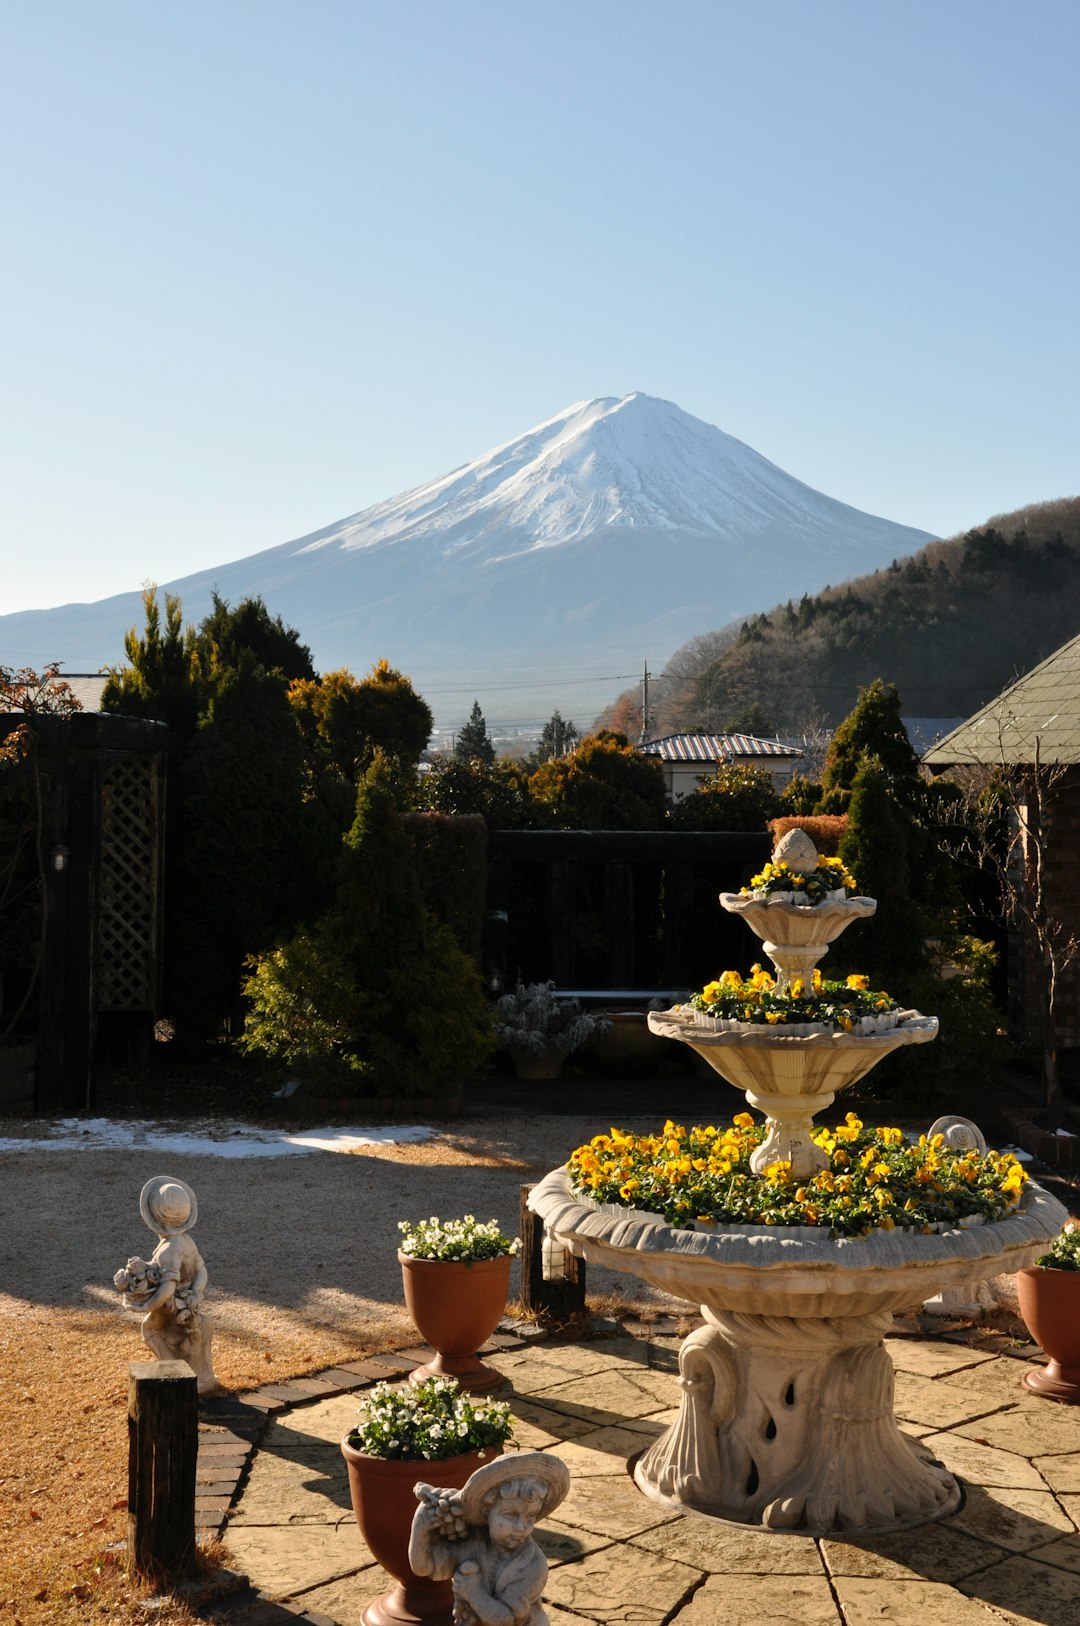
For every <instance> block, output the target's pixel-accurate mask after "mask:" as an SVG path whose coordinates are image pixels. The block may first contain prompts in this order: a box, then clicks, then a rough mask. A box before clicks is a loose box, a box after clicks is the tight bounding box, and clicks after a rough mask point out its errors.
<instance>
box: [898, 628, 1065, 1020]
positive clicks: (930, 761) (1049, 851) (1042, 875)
mask: <svg viewBox="0 0 1080 1626" xmlns="http://www.w3.org/2000/svg"><path fill="white" fill-rule="evenodd" d="M922 760H923V762H924V763H925V764H926V765H927V766H928V767H930V768H932V769H934V771H935V772H941V771H942V770H943V769H945V768H952V767H959V766H967V767H979V766H981V767H985V768H990V769H1002V770H1007V771H1009V776H1010V783H1011V785H1012V823H1013V831H1014V834H1015V838H1016V842H1015V847H1014V852H1015V856H1016V859H1017V863H1016V866H1015V875H1016V883H1017V886H1018V887H1019V888H1020V889H1021V897H1022V900H1023V902H1024V904H1025V907H1024V909H1023V910H1022V912H1021V913H1022V917H1026V919H1027V922H1028V925H1027V927H1026V929H1019V928H1018V929H1017V930H1014V931H1013V932H1012V933H1011V935H1010V939H1009V1014H1010V1020H1011V1023H1012V1025H1013V1029H1014V1031H1015V1032H1016V1034H1017V1037H1018V1038H1020V1039H1022V1040H1024V1041H1026V1042H1030V1043H1041V1042H1042V1041H1043V1039H1044V1038H1045V1040H1046V1045H1047V1048H1048V1049H1050V1050H1056V1049H1059V1048H1076V1047H1080V952H1077V953H1073V952H1072V951H1071V950H1070V949H1069V946H1068V945H1069V942H1070V940H1073V941H1074V942H1075V944H1076V945H1077V949H1078V950H1080V637H1076V638H1073V639H1071V640H1070V641H1069V642H1068V643H1067V644H1063V645H1062V647H1061V648H1060V649H1057V650H1055V651H1054V653H1053V654H1052V655H1049V656H1047V658H1046V660H1044V661H1042V662H1041V663H1040V664H1039V665H1038V666H1036V667H1035V668H1034V669H1033V670H1032V671H1030V672H1028V673H1027V674H1026V675H1025V676H1024V677H1022V678H1019V679H1017V681H1016V682H1015V683H1013V684H1011V685H1010V686H1009V688H1007V689H1006V690H1005V691H1004V692H1003V693H1002V694H1000V695H998V697H997V698H996V699H995V700H991V701H990V702H989V704H988V705H985V706H983V708H982V709H981V711H977V712H976V713H975V715H974V716H973V717H969V718H968V719H967V721H966V722H964V723H962V724H961V725H960V727H959V728H956V729H954V730H953V731H952V733H950V734H947V735H946V736H945V738H944V739H942V740H939V741H938V743H937V744H936V745H935V746H933V747H932V749H931V750H929V751H927V752H926V753H925V755H924V756H923V759H922ZM1035 912H1038V913H1039V914H1040V915H1041V917H1042V920H1043V921H1044V922H1046V923H1047V924H1048V925H1049V928H1050V930H1051V934H1052V935H1053V937H1054V938H1055V942H1056V946H1055V947H1054V953H1055V955H1056V957H1057V966H1056V970H1057V973H1058V975H1057V986H1056V990H1055V992H1054V998H1053V1021H1052V1030H1051V1032H1050V1033H1049V1034H1048V1035H1046V1034H1044V1032H1043V1030H1042V1026H1041V1023H1042V1016H1043V1012H1044V1010H1045V1004H1044V999H1045V991H1046V975H1047V974H1046V969H1045V943H1044V947H1043V948H1042V949H1040V944H1039V933H1038V932H1037V931H1036V930H1034V929H1033V928H1032V926H1031V924H1030V922H1031V919H1032V916H1033V914H1034V913H1035ZM1043 930H1044V937H1045V927H1044V928H1043Z"/></svg>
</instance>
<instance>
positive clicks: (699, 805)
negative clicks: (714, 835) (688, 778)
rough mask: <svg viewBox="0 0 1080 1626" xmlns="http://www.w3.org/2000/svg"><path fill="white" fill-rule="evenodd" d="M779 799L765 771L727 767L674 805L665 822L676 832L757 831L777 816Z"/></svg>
mask: <svg viewBox="0 0 1080 1626" xmlns="http://www.w3.org/2000/svg"><path fill="white" fill-rule="evenodd" d="M780 807H781V804H780V798H779V796H778V795H777V794H776V790H775V788H774V786H773V782H772V778H771V776H770V775H769V774H768V773H767V772H766V770H765V769H764V768H749V767H746V766H744V765H742V764H730V763H729V764H727V765H725V766H722V767H719V768H717V770H716V772H715V773H714V774H710V775H709V777H708V778H707V779H703V780H702V782H701V784H700V785H699V786H698V788H697V789H696V790H695V791H693V792H692V793H691V794H690V795H689V796H684V797H683V798H682V800H681V801H678V802H676V803H675V806H674V807H673V808H672V810H671V812H670V814H669V815H668V822H669V823H670V824H671V825H673V826H674V828H675V829H677V830H758V831H762V832H763V831H764V829H765V826H766V824H767V823H768V821H769V820H770V819H774V818H775V817H776V816H777V814H778V813H779V812H780Z"/></svg>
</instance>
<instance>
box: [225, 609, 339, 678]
mask: <svg viewBox="0 0 1080 1626" xmlns="http://www.w3.org/2000/svg"><path fill="white" fill-rule="evenodd" d="M211 600H212V603H213V609H212V610H211V612H210V614H209V615H208V616H206V617H205V619H204V620H203V621H202V623H201V624H200V626H199V641H200V644H201V645H202V648H203V650H204V652H205V656H206V658H207V659H208V661H211V662H212V663H213V664H215V665H218V666H223V667H230V668H231V667H235V666H237V665H238V664H239V662H240V657H241V655H242V654H243V653H244V652H245V651H247V652H248V653H249V654H251V655H253V656H254V657H255V660H256V661H257V663H258V664H259V665H260V666H265V668H266V670H267V671H268V672H280V673H281V675H282V677H284V678H287V679H290V680H291V679H293V678H313V677H314V676H315V668H314V666H313V665H312V664H311V651H310V649H309V648H308V646H307V645H306V644H302V643H301V642H300V634H299V633H298V632H297V630H296V628H295V627H287V626H286V625H285V623H284V621H282V619H281V617H280V615H274V616H272V615H271V614H270V611H269V610H268V609H267V608H266V605H265V604H264V603H263V600H262V597H261V595H260V596H258V597H255V598H245V599H241V601H240V603H239V604H238V605H237V606H236V608H235V610H234V609H232V608H231V607H230V605H229V601H228V600H227V599H223V598H222V597H221V596H220V595H219V594H218V592H217V591H216V589H215V591H214V592H213V593H212V594H211Z"/></svg>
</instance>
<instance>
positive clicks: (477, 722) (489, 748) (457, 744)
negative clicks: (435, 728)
mask: <svg viewBox="0 0 1080 1626" xmlns="http://www.w3.org/2000/svg"><path fill="white" fill-rule="evenodd" d="M454 756H455V757H456V758H457V760H458V761H459V762H473V761H476V762H483V763H486V764H487V765H488V766H490V765H491V763H493V762H494V761H495V747H494V746H493V745H492V743H491V740H490V738H489V736H488V731H487V723H486V722H485V721H484V714H483V712H482V711H481V710H480V702H479V700H474V701H473V703H472V711H470V713H469V721H468V722H467V723H466V724H465V726H464V728H463V729H461V731H460V733H459V734H458V737H457V739H456V740H455V741H454Z"/></svg>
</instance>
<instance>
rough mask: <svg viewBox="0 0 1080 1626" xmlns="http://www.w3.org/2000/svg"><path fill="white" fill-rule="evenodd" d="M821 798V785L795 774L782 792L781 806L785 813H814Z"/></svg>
mask: <svg viewBox="0 0 1080 1626" xmlns="http://www.w3.org/2000/svg"><path fill="white" fill-rule="evenodd" d="M820 800H821V786H820V785H815V784H814V783H813V782H812V781H811V780H809V779H805V778H804V777H803V775H802V774H801V773H797V774H793V775H792V777H791V779H790V780H789V781H788V783H787V784H786V785H785V786H784V788H783V790H782V791H781V792H780V806H781V807H782V808H783V810H784V812H785V813H793V814H796V815H802V814H807V813H813V811H814V809H815V808H816V807H817V805H818V803H819V802H820ZM818 851H819V852H820V851H821V849H820V848H819V849H818Z"/></svg>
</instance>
